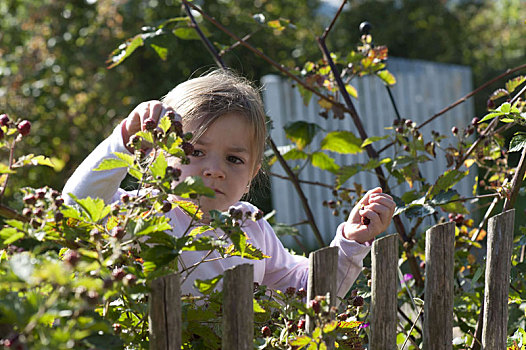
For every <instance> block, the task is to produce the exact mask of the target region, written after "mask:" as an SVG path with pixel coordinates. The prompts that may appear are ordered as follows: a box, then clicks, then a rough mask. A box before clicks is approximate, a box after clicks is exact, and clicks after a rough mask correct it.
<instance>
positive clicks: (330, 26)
mask: <svg viewBox="0 0 526 350" xmlns="http://www.w3.org/2000/svg"><path fill="white" fill-rule="evenodd" d="M346 3H347V0H343V1H342V4H341V5H340V8H338V11H336V14H335V15H334V17H333V18H332V21H331V23H330V24H329V26H328V27H327V28H325V31H324V32H323V34H322V35H321V40H325V38H327V35H329V32H330V31H331V29H332V27H334V23H336V20H337V19H338V17H339V16H340V13H341V12H342V10H343V7H344V6H345V4H346Z"/></svg>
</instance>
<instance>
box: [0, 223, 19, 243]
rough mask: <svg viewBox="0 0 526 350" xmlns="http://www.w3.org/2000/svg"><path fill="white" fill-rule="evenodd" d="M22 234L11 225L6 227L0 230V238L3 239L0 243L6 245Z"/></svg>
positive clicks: (16, 239)
mask: <svg viewBox="0 0 526 350" xmlns="http://www.w3.org/2000/svg"><path fill="white" fill-rule="evenodd" d="M24 236H25V234H24V232H20V231H18V230H17V229H15V228H13V227H6V228H3V229H2V230H0V238H2V239H3V242H2V245H8V244H11V243H13V242H16V241H18V240H19V239H20V238H23V237H24Z"/></svg>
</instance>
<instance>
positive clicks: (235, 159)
mask: <svg viewBox="0 0 526 350" xmlns="http://www.w3.org/2000/svg"><path fill="white" fill-rule="evenodd" d="M227 159H228V161H229V162H230V163H234V164H245V162H244V161H243V159H241V158H239V157H236V156H228V157H227Z"/></svg>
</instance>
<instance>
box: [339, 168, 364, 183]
mask: <svg viewBox="0 0 526 350" xmlns="http://www.w3.org/2000/svg"><path fill="white" fill-rule="evenodd" d="M360 171H362V165H361V164H354V165H345V166H342V167H341V168H340V170H339V171H338V176H337V177H336V184H337V185H338V186H341V185H343V184H344V183H345V182H346V181H347V180H349V178H351V177H352V176H354V175H356V174H358V173H359V172H360Z"/></svg>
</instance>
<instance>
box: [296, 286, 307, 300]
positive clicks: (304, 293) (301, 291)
mask: <svg viewBox="0 0 526 350" xmlns="http://www.w3.org/2000/svg"><path fill="white" fill-rule="evenodd" d="M296 296H297V297H298V298H300V299H303V298H305V297H306V296H307V291H306V290H305V288H300V289H298V291H297V292H296Z"/></svg>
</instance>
